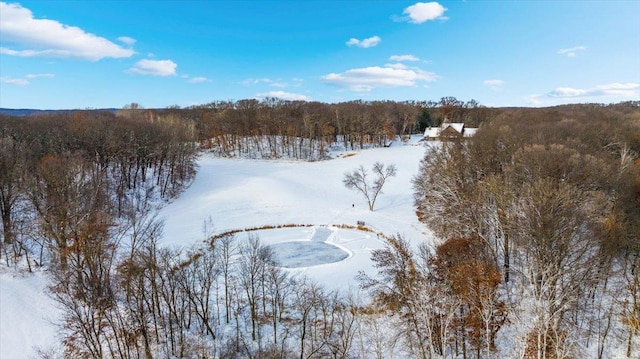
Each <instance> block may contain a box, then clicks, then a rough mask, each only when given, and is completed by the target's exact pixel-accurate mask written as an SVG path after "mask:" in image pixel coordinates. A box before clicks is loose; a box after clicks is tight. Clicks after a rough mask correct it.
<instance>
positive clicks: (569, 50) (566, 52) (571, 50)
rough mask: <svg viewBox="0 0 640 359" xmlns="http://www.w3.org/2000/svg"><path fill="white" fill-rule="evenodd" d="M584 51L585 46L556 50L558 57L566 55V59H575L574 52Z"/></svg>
mask: <svg viewBox="0 0 640 359" xmlns="http://www.w3.org/2000/svg"><path fill="white" fill-rule="evenodd" d="M586 49H587V47H586V46H575V47H570V48H567V49H560V50H558V54H559V55H567V57H575V56H576V51H584V50H586Z"/></svg>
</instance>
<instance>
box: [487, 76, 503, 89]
mask: <svg viewBox="0 0 640 359" xmlns="http://www.w3.org/2000/svg"><path fill="white" fill-rule="evenodd" d="M482 83H483V84H485V85H486V86H489V88H490V89H491V90H493V91H500V90H501V89H502V85H504V81H502V80H498V79H492V80H484V81H483V82H482Z"/></svg>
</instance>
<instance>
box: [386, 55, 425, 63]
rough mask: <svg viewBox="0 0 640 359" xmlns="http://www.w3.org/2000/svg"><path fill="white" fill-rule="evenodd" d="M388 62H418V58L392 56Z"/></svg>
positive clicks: (412, 56)
mask: <svg viewBox="0 0 640 359" xmlns="http://www.w3.org/2000/svg"><path fill="white" fill-rule="evenodd" d="M389 60H390V61H398V62H402V61H420V58H418V57H417V56H414V55H392V56H391V57H389Z"/></svg>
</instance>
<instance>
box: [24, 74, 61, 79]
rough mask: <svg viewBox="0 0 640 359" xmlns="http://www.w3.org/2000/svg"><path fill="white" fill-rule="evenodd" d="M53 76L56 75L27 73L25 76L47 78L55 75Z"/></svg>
mask: <svg viewBox="0 0 640 359" xmlns="http://www.w3.org/2000/svg"><path fill="white" fill-rule="evenodd" d="M55 76H56V75H54V74H28V75H27V76H25V77H26V78H28V79H35V78H38V77H48V78H53V77H55Z"/></svg>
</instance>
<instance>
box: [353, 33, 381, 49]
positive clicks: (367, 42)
mask: <svg viewBox="0 0 640 359" xmlns="http://www.w3.org/2000/svg"><path fill="white" fill-rule="evenodd" d="M380 41H382V39H381V38H380V37H379V36H371V37H369V38H366V39H364V40H358V39H356V38H353V37H352V38H350V39H349V41H347V46H357V47H362V48H365V49H366V48H368V47H374V46H376V45H378V44H379V43H380Z"/></svg>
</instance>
